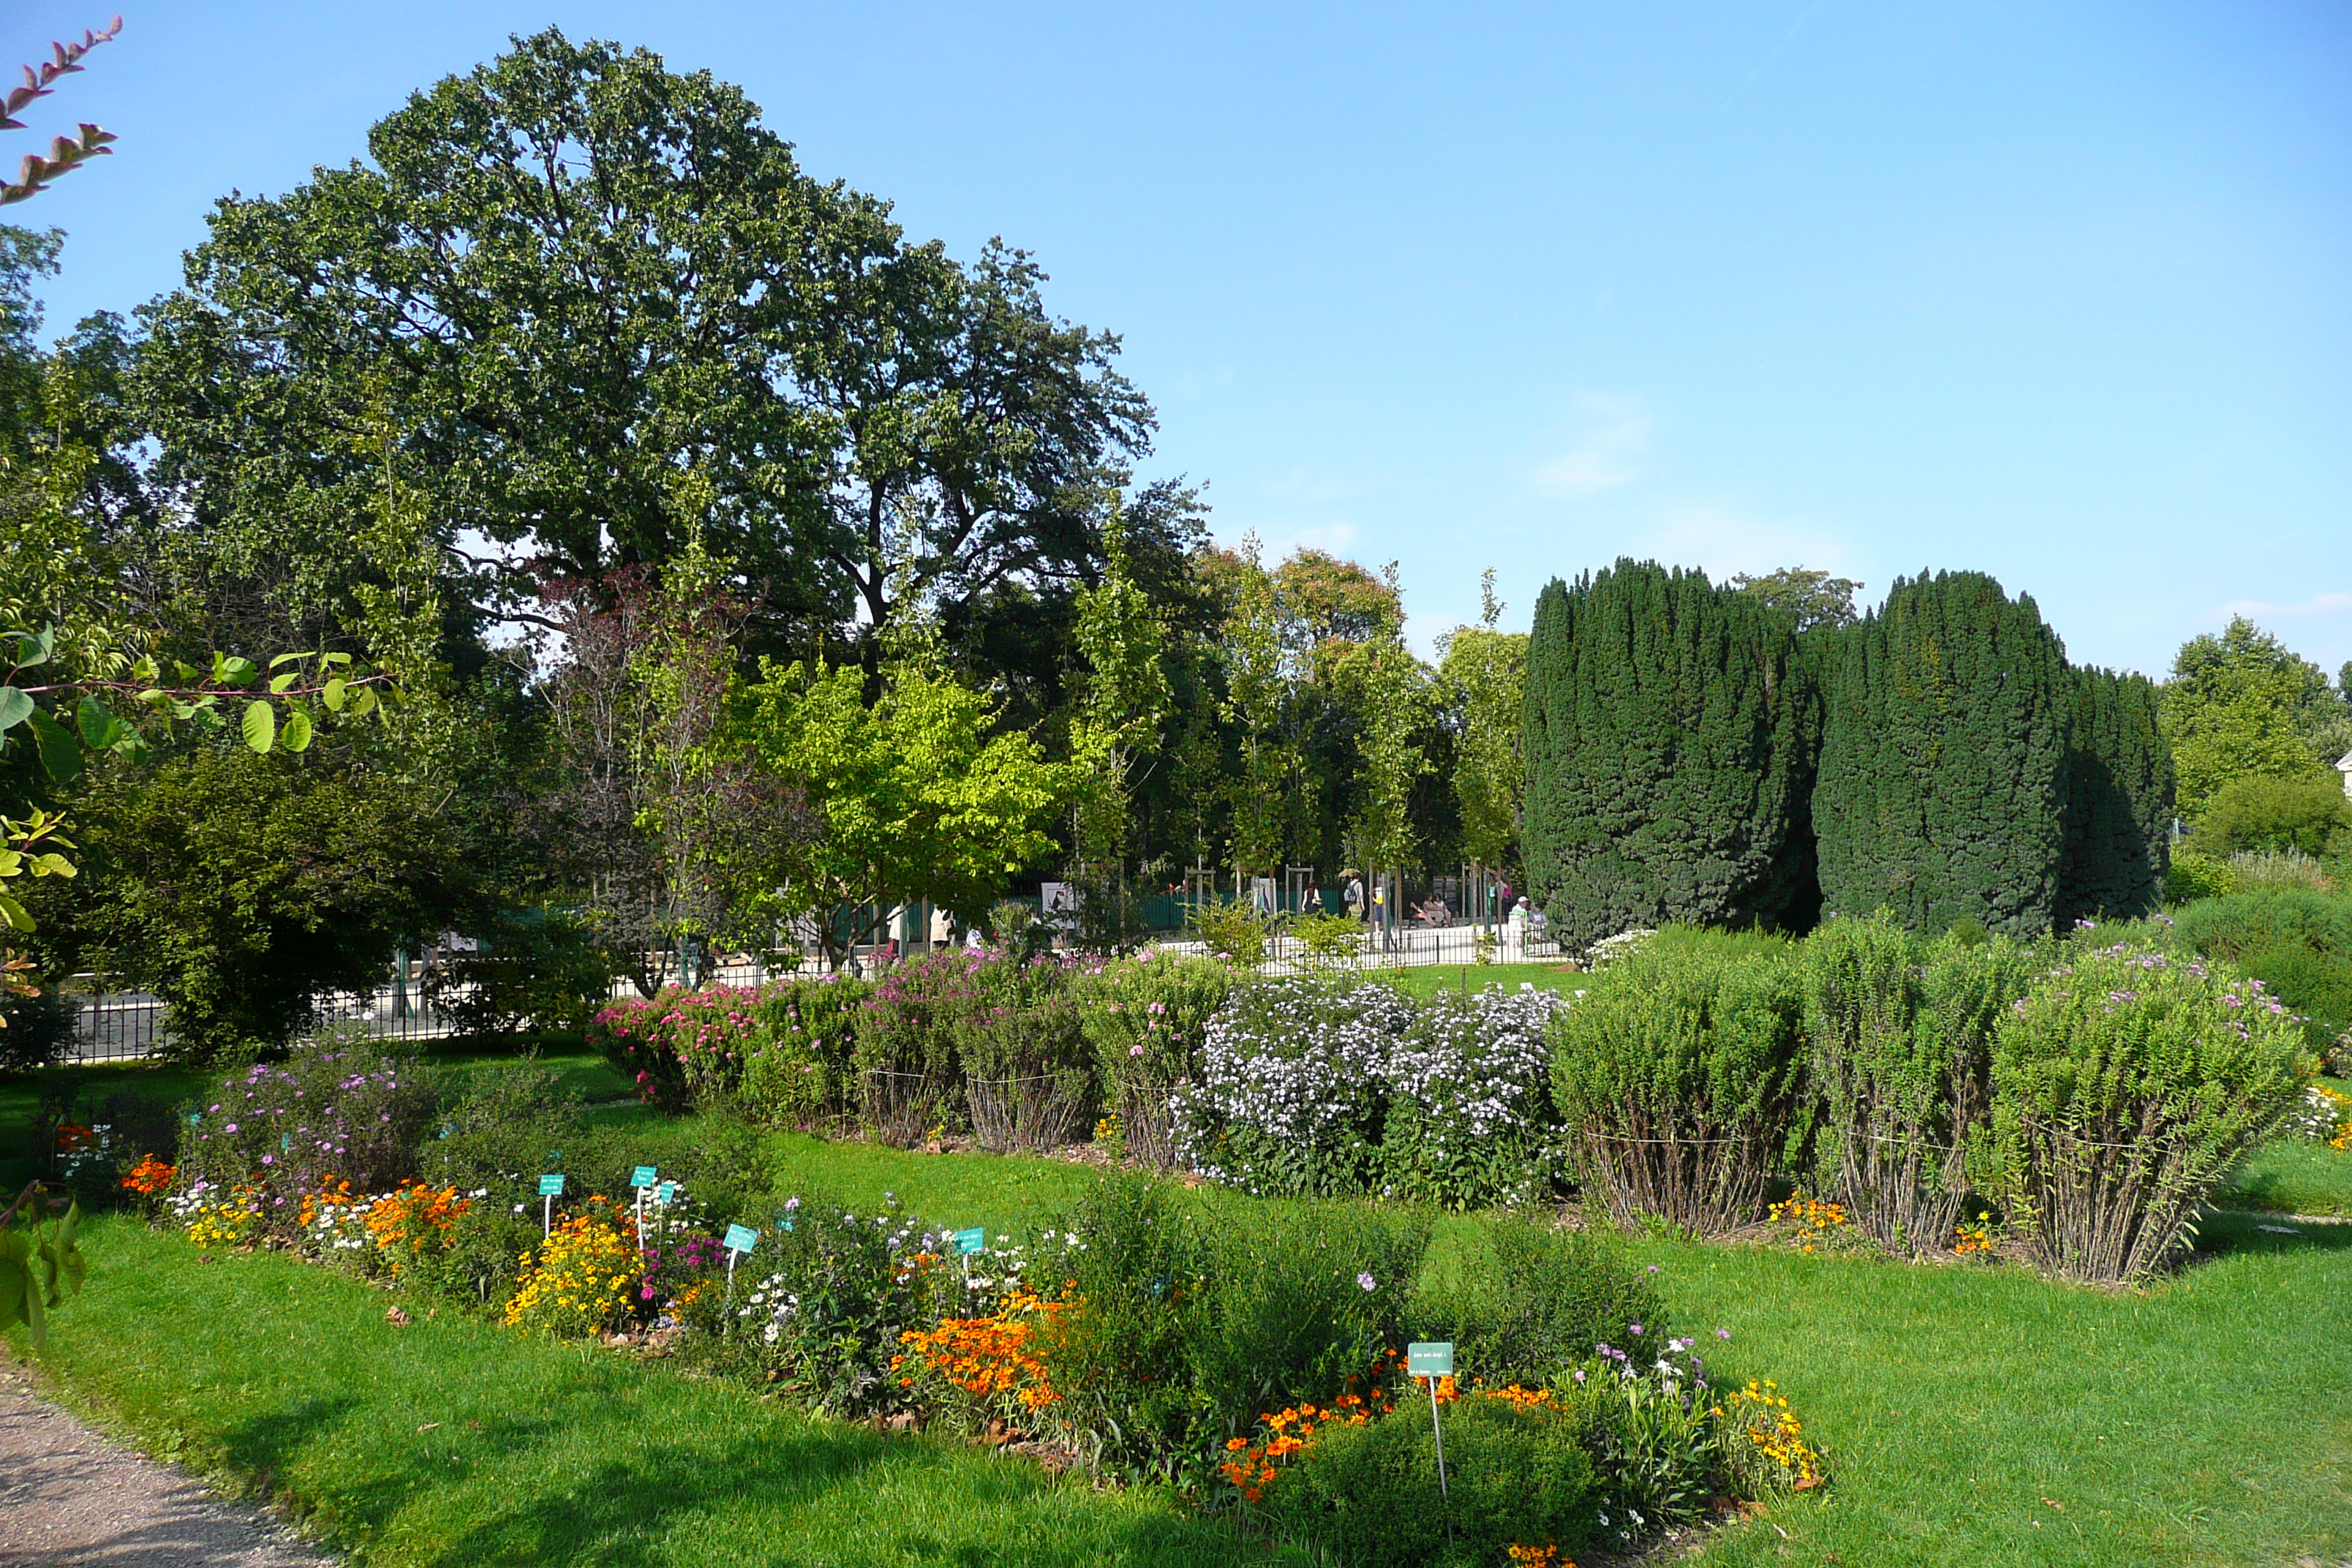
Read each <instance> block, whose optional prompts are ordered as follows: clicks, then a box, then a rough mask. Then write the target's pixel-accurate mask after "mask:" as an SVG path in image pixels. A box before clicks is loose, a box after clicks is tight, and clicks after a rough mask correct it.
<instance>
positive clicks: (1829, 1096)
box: [1803, 912, 2030, 1254]
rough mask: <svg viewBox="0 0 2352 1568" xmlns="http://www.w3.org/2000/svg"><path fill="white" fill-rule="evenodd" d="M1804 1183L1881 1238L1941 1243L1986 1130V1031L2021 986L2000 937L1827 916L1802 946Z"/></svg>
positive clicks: (1930, 1248)
mask: <svg viewBox="0 0 2352 1568" xmlns="http://www.w3.org/2000/svg"><path fill="white" fill-rule="evenodd" d="M1803 970H1804V981H1805V1034H1806V1037H1807V1039H1808V1041H1809V1042H1810V1045H1811V1061H1810V1063H1809V1067H1810V1081H1809V1085H1808V1087H1809V1090H1810V1093H1811V1097H1813V1098H1814V1099H1816V1100H1817V1101H1818V1102H1819V1104H1820V1107H1821V1117H1822V1122H1821V1126H1820V1128H1819V1130H1818V1132H1817V1135H1816V1139H1815V1142H1814V1148H1813V1167H1814V1171H1815V1178H1814V1179H1815V1189H1814V1190H1816V1191H1818V1192H1822V1193H1824V1194H1828V1195H1830V1196H1832V1197H1833V1198H1835V1199H1836V1200H1837V1201H1838V1202H1839V1203H1840V1204H1842V1205H1844V1208H1845V1211H1846V1213H1847V1215H1849V1216H1850V1217H1851V1218H1852V1219H1853V1222H1854V1223H1855V1224H1856V1225H1858V1226H1860V1227H1861V1228H1862V1229H1863V1231H1864V1232H1865V1233H1866V1234H1867V1235H1869V1236H1870V1237H1872V1238H1873V1239H1874V1240H1875V1241H1876V1242H1878V1244H1879V1245H1880V1246H1882V1247H1887V1248H1888V1249H1890V1250H1892V1251H1895V1252H1897V1253H1906V1254H1919V1253H1927V1252H1941V1251H1943V1250H1944V1249H1946V1248H1947V1247H1948V1246H1949V1245H1950V1243H1951V1240H1952V1234H1953V1227H1954V1226H1955V1225H1957V1224H1958V1220H1959V1216H1960V1212H1961V1205H1962V1203H1963V1201H1964V1200H1965V1198H1966V1196H1967V1194H1968V1192H1969V1164H1968V1155H1969V1147H1970V1145H1971V1143H1972V1142H1974V1141H1975V1140H1976V1139H1977V1138H1978V1137H1979V1135H1980V1134H1981V1133H1982V1132H1983V1131H1984V1130H1985V1128H1984V1123H1985V1119H1986V1117H1987V1115H1988V1113H1989V1111H1990V1103H1989V1101H1990V1091H1991V1082H1990V1079H1991V1065H1992V1035H1993V1030H1994V1027H1995V1026H1996V1025H1997V1024H1998V1022H1999V1020H2000V1017H2001V1016H2002V1014H2003V1012H2004V1010H2005V1009H2007V1008H2008V1006H2009V1005H2010V1004H2011V1003H2012V1002H2014V1001H2015V1000H2016V999H2017V998H2018V997H2019V996H2021V995H2022V994H2024V992H2025V988H2026V983H2027V979H2028V975H2029V973H2030V964H2029V961H2028V959H2027V956H2026V954H2025V953H2024V952H2022V951H2021V950H2020V949H2019V948H2017V947H2015V946H2013V945H2012V944H2011V943H2010V942H2006V941H2004V940H2003V939H2001V938H1998V937H1996V938H1993V939H1992V940H1991V941H1990V942H1979V943H1968V942H1959V941H1956V940H1954V939H1953V938H1952V937H1950V936H1947V937H1945V938H1944V939H1942V940H1941V941H1937V942H1927V941H1925V940H1923V939H1921V938H1920V937H1917V936H1916V935H1914V934H1912V933H1910V932H1908V931H1905V930H1904V929H1903V928H1902V927H1901V926H1899V925H1897V924H1895V921H1893V920H1892V919H1891V918H1890V917H1889V916H1887V915H1886V914H1885V913H1884V912H1881V913H1880V914H1878V915H1876V916H1874V918H1872V919H1871V920H1868V921H1853V920H1839V921H1830V922H1829V923H1827V924H1825V925H1823V926H1822V927H1821V928H1820V929H1819V930H1817V931H1814V932H1813V933H1812V935H1811V936H1810V937H1808V938H1806V940H1805V944H1804V949H1803Z"/></svg>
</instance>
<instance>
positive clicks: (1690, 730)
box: [1523, 561, 1816, 947]
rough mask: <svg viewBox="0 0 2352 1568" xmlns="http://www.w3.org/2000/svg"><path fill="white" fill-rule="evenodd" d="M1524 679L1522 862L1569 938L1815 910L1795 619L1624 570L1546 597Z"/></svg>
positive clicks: (1700, 580) (1807, 706)
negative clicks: (1808, 903) (1810, 899)
mask: <svg viewBox="0 0 2352 1568" xmlns="http://www.w3.org/2000/svg"><path fill="white" fill-rule="evenodd" d="M1527 683H1528V684H1527V691H1528V695H1527V723H1526V731H1525V737H1524V744H1525V746H1526V750H1527V759H1528V798H1527V805H1526V813H1527V816H1526V824H1527V826H1526V837H1525V840H1524V846H1523V847H1524V852H1525V857H1526V868H1527V874H1528V883H1529V886H1530V887H1531V888H1532V889H1534V892H1535V895H1536V899H1537V901H1538V903H1540V904H1541V905H1542V906H1543V907H1544V909H1545V910H1547V911H1548V912H1549V915H1550V918H1551V929H1552V930H1553V931H1554V932H1556V933H1557V934H1558V935H1559V939H1560V941H1561V942H1564V943H1566V944H1568V945H1569V946H1570V947H1584V946H1587V945H1590V944H1591V943H1592V942H1598V941H1600V940H1601V938H1603V937H1606V936H1611V935H1613V934H1615V933H1617V932H1619V931H1628V930H1632V929H1635V928H1639V927H1645V926H1646V927H1655V926H1664V925H1667V924H1670V923H1673V922H1675V921H1687V922H1692V923H1700V924H1746V923H1751V922H1760V923H1765V924H1771V923H1774V922H1776V921H1780V920H1781V919H1782V918H1784V917H1785V916H1787V915H1789V914H1790V912H1791V911H1792V910H1796V909H1798V908H1799V907H1800V906H1801V903H1802V902H1803V901H1804V894H1805V891H1806V889H1808V888H1809V886H1810V866H1809V864H1808V858H1809V857H1808V848H1807V845H1806V827H1805V797H1806V791H1807V788H1808V786H1809V784H1810V783H1811V756H1812V746H1813V737H1814V731H1815V723H1816V719H1815V714H1816V708H1815V700H1814V694H1813V691H1812V689H1811V682H1810V681H1809V680H1808V679H1805V677H1804V675H1803V673H1802V668H1801V665H1800V663H1799V660H1798V658H1797V633H1796V623H1795V621H1794V620H1793V619H1792V618H1791V617H1790V616H1788V615H1786V614H1785V613H1782V612H1780V611H1778V610H1775V609H1773V608H1772V607H1771V606H1769V605H1766V604H1764V603H1763V602H1761V601H1760V600H1758V599H1756V598H1753V597H1751V596H1749V595H1744V594H1741V593H1739V592H1738V591H1737V590H1733V589H1728V588H1719V587H1717V586H1716V585H1714V584H1710V583H1709V582H1708V581H1707V580H1706V575H1705V574H1703V573H1698V572H1685V571H1680V570H1676V571H1674V572H1668V571H1667V570H1666V569H1665V568H1664V567H1662V566H1659V565H1657V564H1655V563H1649V562H1641V563H1636V562H1633V561H1620V562H1618V563H1617V564H1616V565H1615V566H1614V567H1612V568H1611V569H1610V570H1608V571H1605V572H1601V573H1600V574H1597V575H1593V574H1588V575H1587V576H1584V577H1582V578H1580V579H1579V580H1578V581H1577V582H1576V583H1575V584H1565V583H1560V582H1558V581H1555V582H1553V584H1551V586H1549V588H1547V589H1545V590H1544V592H1543V595H1542V597H1541V598H1540V599H1539V600H1538V602H1537V605H1536V618H1535V630H1534V632H1533V634H1532V637H1531V640H1530V642H1529V645H1528V676H1527Z"/></svg>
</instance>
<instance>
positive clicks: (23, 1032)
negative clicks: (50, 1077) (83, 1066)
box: [0, 986, 74, 1075]
mask: <svg viewBox="0 0 2352 1568" xmlns="http://www.w3.org/2000/svg"><path fill="white" fill-rule="evenodd" d="M32 993H33V994H31V995H29V996H26V995H20V994H16V993H15V992H13V991H0V1075H5V1074H8V1073H23V1072H31V1071H33V1070H34V1069H36V1068H45V1067H47V1066H48V1065H49V1064H50V1063H51V1062H53V1061H55V1060H57V1059H58V1057H59V1056H61V1055H63V1054H64V1052H65V1050H66V1047H68V1046H70V1045H71V1044H73V1035H74V1017H73V1010H72V1009H71V1008H69V1007H68V1006H67V1005H66V1004H65V1002H64V1001H63V1000H62V999H61V998H60V997H59V996H58V994H57V992H56V991H54V990H52V989H48V988H46V987H42V986H34V987H32Z"/></svg>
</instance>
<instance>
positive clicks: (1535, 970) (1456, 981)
mask: <svg viewBox="0 0 2352 1568" xmlns="http://www.w3.org/2000/svg"><path fill="white" fill-rule="evenodd" d="M1375 973H1377V974H1378V975H1379V977H1380V978H1381V979H1384V980H1387V981H1389V982H1391V984H1395V985H1397V986H1399V987H1401V988H1402V990H1403V991H1404V993H1405V994H1407V995H1410V996H1426V995H1428V994H1430V993H1431V992H1433V991H1463V990H1469V991H1476V990H1478V989H1479V988H1480V987H1482V986H1486V985H1504V986H1508V987H1509V988H1510V989H1512V990H1515V991H1516V990H1517V989H1518V988H1519V987H1520V986H1521V985H1533V986H1534V987H1536V988H1537V989H1538V990H1539V991H1571V990H1574V989H1575V988H1576V987H1577V986H1579V985H1582V984H1586V977H1585V975H1584V974H1583V973H1582V972H1581V971H1579V970H1574V969H1570V968H1569V967H1568V966H1567V965H1566V964H1564V963H1432V964H1428V965H1426V966H1423V967H1421V968H1415V969H1396V970H1380V971H1376V972H1375Z"/></svg>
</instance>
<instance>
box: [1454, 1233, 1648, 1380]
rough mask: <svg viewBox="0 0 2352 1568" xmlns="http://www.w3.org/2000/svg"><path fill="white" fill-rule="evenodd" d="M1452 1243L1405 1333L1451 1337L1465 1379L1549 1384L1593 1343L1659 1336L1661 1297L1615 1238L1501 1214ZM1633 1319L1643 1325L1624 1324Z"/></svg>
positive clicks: (1565, 1374) (1589, 1350) (1576, 1362)
mask: <svg viewBox="0 0 2352 1568" xmlns="http://www.w3.org/2000/svg"><path fill="white" fill-rule="evenodd" d="M1457 1246H1458V1247H1460V1252H1459V1254H1458V1255H1457V1256H1456V1257H1455V1258H1454V1259H1453V1268H1451V1270H1450V1271H1449V1272H1448V1273H1447V1274H1446V1275H1445V1277H1444V1279H1443V1281H1442V1282H1440V1283H1436V1284H1434V1285H1430V1286H1425V1287H1424V1289H1423V1292H1422V1293H1421V1294H1420V1295H1419V1296H1417V1297H1415V1298H1414V1300H1413V1303H1412V1323H1413V1337H1414V1338H1416V1339H1425V1340H1451V1341H1452V1342H1454V1368H1455V1370H1456V1372H1457V1373H1458V1375H1459V1377H1460V1379H1461V1381H1462V1382H1463V1383H1465V1384H1468V1383H1469V1382H1471V1381H1473V1380H1475V1381H1477V1382H1480V1383H1484V1384H1486V1386H1488V1387H1489V1388H1501V1387H1503V1386H1505V1385H1507V1384H1513V1383H1517V1384H1521V1385H1522V1386H1524V1387H1528V1388H1553V1387H1558V1386H1560V1385H1561V1384H1566V1383H1568V1382H1569V1381H1570V1369H1572V1368H1574V1367H1577V1366H1579V1365H1581V1364H1582V1363H1584V1361H1585V1360H1586V1358H1588V1357H1590V1356H1591V1354H1592V1353H1593V1347H1594V1346H1595V1345H1601V1344H1616V1345H1622V1344H1626V1343H1629V1342H1640V1340H1642V1339H1643V1337H1644V1336H1645V1335H1646V1336H1648V1337H1651V1338H1653V1339H1654V1340H1655V1341H1656V1342H1659V1343H1662V1344H1663V1343H1664V1342H1665V1340H1666V1339H1667V1337H1668V1314H1667V1311H1666V1306H1665V1302H1664V1299H1663V1298H1662V1297H1661V1296H1660V1295H1659V1293H1658V1291H1657V1289H1656V1287H1655V1286H1654V1284H1653V1283H1652V1281H1651V1279H1650V1278H1649V1276H1647V1275H1645V1274H1643V1272H1642V1271H1641V1269H1640V1268H1638V1267H1636V1266H1635V1264H1634V1263H1633V1258H1631V1257H1630V1256H1629V1255H1628V1254H1627V1253H1626V1251H1625V1249H1624V1247H1623V1246H1622V1243H1620V1242H1619V1241H1618V1239H1617V1238H1616V1237H1612V1236H1609V1235H1607V1234H1605V1233H1602V1232H1597V1231H1590V1230H1582V1231H1571V1230H1561V1229H1559V1228H1557V1227H1556V1226H1554V1224H1553V1223H1552V1221H1551V1217H1550V1216H1549V1215H1517V1216H1508V1215H1507V1216H1500V1217H1497V1218H1496V1219H1495V1220H1493V1221H1492V1222H1491V1223H1489V1224H1487V1225H1486V1226H1481V1227H1479V1228H1478V1229H1477V1230H1475V1231H1471V1232H1466V1233H1465V1234H1464V1235H1463V1236H1462V1237H1461V1239H1460V1240H1459V1241H1458V1242H1457ZM1634 1323H1639V1324H1641V1325H1642V1328H1643V1334H1629V1333H1628V1332H1627V1328H1628V1327H1629V1326H1630V1325H1632V1324H1634Z"/></svg>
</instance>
